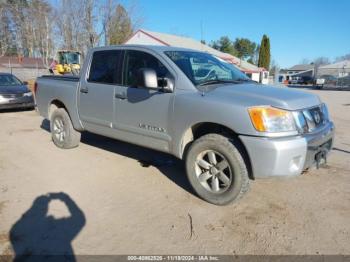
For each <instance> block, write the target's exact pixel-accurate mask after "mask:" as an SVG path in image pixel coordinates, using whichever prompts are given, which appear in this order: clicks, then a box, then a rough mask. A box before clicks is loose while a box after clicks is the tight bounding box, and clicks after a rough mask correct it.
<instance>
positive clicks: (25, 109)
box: [0, 107, 35, 114]
mask: <svg viewBox="0 0 350 262" xmlns="http://www.w3.org/2000/svg"><path fill="white" fill-rule="evenodd" d="M34 109H35V108H34V107H33V108H31V107H30V108H12V109H0V114H1V113H17V112H26V111H34Z"/></svg>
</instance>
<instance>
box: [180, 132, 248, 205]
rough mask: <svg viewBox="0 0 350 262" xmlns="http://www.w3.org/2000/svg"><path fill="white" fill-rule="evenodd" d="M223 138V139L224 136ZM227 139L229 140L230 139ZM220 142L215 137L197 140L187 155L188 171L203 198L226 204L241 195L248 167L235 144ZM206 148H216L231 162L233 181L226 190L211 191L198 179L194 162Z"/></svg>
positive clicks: (188, 175) (190, 179)
mask: <svg viewBox="0 0 350 262" xmlns="http://www.w3.org/2000/svg"><path fill="white" fill-rule="evenodd" d="M221 139H222V140H223V137H222V138H221ZM224 139H226V138H224ZM226 140H227V141H228V139H226ZM220 142H221V141H217V140H215V139H207V140H206V139H200V140H199V141H195V142H194V143H193V144H192V146H191V147H190V149H189V151H188V153H187V156H186V171H187V177H188V180H189V181H190V184H191V185H192V188H193V189H194V191H195V192H196V193H197V194H198V195H199V196H200V197H201V198H203V199H204V200H206V201H208V202H210V203H212V204H216V205H226V204H229V203H231V202H233V201H234V200H235V199H236V198H237V197H238V196H239V195H240V193H241V190H242V186H243V179H246V177H244V176H247V169H246V166H245V164H244V160H243V158H242V156H241V154H240V153H239V151H238V150H237V149H236V148H235V146H234V145H233V144H232V143H230V142H228V143H229V144H227V142H226V143H223V142H222V143H220ZM205 150H214V151H216V152H218V153H220V154H222V155H223V156H224V157H225V158H226V160H227V161H228V163H229V166H230V169H231V173H232V176H233V177H232V179H233V181H232V183H231V185H230V187H229V188H228V189H227V190H226V191H225V192H222V193H212V192H209V191H208V190H206V189H205V188H204V187H203V186H202V185H201V184H200V182H199V181H198V178H197V176H196V173H195V164H194V163H195V161H196V158H197V156H198V154H200V153H201V152H203V151H205Z"/></svg>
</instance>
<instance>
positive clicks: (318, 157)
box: [315, 139, 332, 169]
mask: <svg viewBox="0 0 350 262" xmlns="http://www.w3.org/2000/svg"><path fill="white" fill-rule="evenodd" d="M331 146H332V139H330V140H329V141H327V142H326V143H324V144H323V145H321V146H319V148H318V152H317V153H316V154H315V162H316V168H317V169H318V168H320V167H324V166H325V165H326V164H327V155H328V152H329V151H330V149H331Z"/></svg>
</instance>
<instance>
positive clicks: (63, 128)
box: [50, 108, 81, 149]
mask: <svg viewBox="0 0 350 262" xmlns="http://www.w3.org/2000/svg"><path fill="white" fill-rule="evenodd" d="M50 129H51V136H52V141H53V142H54V144H55V145H56V146H57V147H59V148H65V149H68V148H74V147H77V146H78V145H79V142H80V136H81V134H80V132H78V131H76V130H75V129H74V127H73V124H72V121H71V120H70V117H69V115H68V113H67V111H66V110H65V109H64V108H56V109H55V110H54V111H53V112H52V115H51V119H50Z"/></svg>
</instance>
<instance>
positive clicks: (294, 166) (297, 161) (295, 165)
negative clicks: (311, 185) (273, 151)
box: [289, 156, 303, 173]
mask: <svg viewBox="0 0 350 262" xmlns="http://www.w3.org/2000/svg"><path fill="white" fill-rule="evenodd" d="M302 160H303V158H302V157H301V156H296V157H293V159H292V160H291V161H290V162H289V172H291V173H295V172H298V171H300V169H301V165H302V162H303V161H302Z"/></svg>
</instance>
